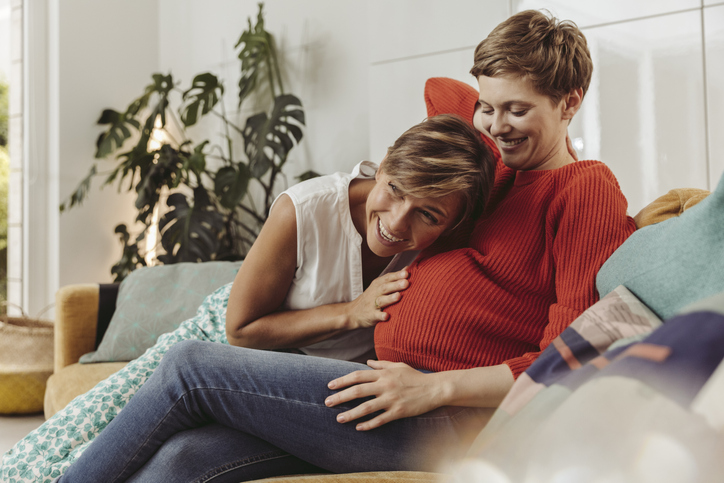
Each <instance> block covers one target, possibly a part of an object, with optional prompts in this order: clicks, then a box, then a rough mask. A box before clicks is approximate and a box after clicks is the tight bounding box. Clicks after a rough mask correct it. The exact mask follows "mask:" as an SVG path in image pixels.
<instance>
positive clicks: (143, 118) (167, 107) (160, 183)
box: [60, 4, 315, 281]
mask: <svg viewBox="0 0 724 483" xmlns="http://www.w3.org/2000/svg"><path fill="white" fill-rule="evenodd" d="M262 9H263V5H262V4H259V14H258V16H257V20H256V24H255V25H253V26H252V21H251V19H249V22H248V28H247V30H245V31H244V32H243V33H242V34H241V37H240V38H239V41H238V42H237V44H236V48H237V49H239V60H240V61H241V80H240V81H239V96H238V98H239V107H241V105H242V103H243V102H244V100H245V99H247V98H249V97H250V95H252V94H253V93H255V95H256V96H257V97H259V96H266V95H267V94H266V93H267V92H268V93H269V94H268V96H269V102H268V106H269V107H268V109H267V110H263V111H262V112H259V113H257V114H254V115H252V116H249V117H247V118H246V120H245V124H244V125H243V127H241V126H240V123H237V122H236V121H235V120H234V119H231V118H230V116H228V115H227V114H226V109H225V107H224V103H223V94H224V85H223V83H222V81H221V80H220V79H219V78H218V77H216V76H215V75H213V74H211V73H203V74H199V75H197V76H196V77H195V78H194V79H193V82H192V83H191V86H190V87H189V88H188V89H185V90H184V89H181V88H180V87H179V86H178V85H177V84H176V82H175V80H174V79H173V77H172V76H171V74H167V75H163V74H158V73H157V74H153V76H152V79H153V82H151V83H150V84H149V85H148V86H147V87H146V89H145V91H144V93H143V95H141V96H140V97H139V98H137V99H135V100H134V101H133V102H131V103H130V105H129V106H128V107H127V108H126V110H125V111H116V110H113V109H106V110H104V111H103V113H102V114H101V117H100V119H99V120H98V124H100V125H103V126H105V131H104V132H102V133H101V134H100V136H99V137H98V140H97V143H96V147H97V150H96V154H95V157H96V158H106V157H108V156H110V155H112V154H114V153H116V152H117V151H121V150H123V147H124V146H125V145H126V141H129V140H132V141H133V140H136V141H135V145H133V146H132V147H130V149H127V150H123V151H122V152H121V153H120V154H118V155H117V156H116V157H115V167H114V168H113V169H111V170H110V171H109V172H105V173H102V172H100V170H99V168H98V165H97V163H96V164H94V165H93V166H92V167H91V170H90V173H89V174H88V176H86V177H85V178H84V179H83V180H82V181H81V182H80V184H79V186H78V188H77V189H76V191H75V192H73V193H72V194H71V196H70V197H69V199H68V200H66V201H65V202H64V203H63V204H61V206H60V210H61V211H63V210H65V209H67V208H70V207H73V206H75V205H78V204H80V203H81V202H82V201H83V199H84V198H85V197H86V196H87V194H88V191H89V189H90V184H91V180H92V179H93V178H95V177H97V176H104V177H105V181H104V186H105V185H108V184H114V183H115V184H117V185H118V188H119V190H120V189H127V190H129V191H130V190H135V192H136V195H137V197H136V204H135V206H136V209H137V210H138V216H137V217H136V221H137V222H140V225H142V229H141V230H140V231H139V232H137V233H131V232H129V229H128V227H126V226H125V225H123V224H121V225H118V226H117V227H116V229H115V231H116V233H117V234H118V235H119V237H120V240H121V243H122V244H123V255H122V257H121V260H119V261H118V263H116V264H115V265H114V266H113V267H112V269H111V272H112V274H113V275H114V276H115V280H116V281H119V280H122V279H123V278H124V277H125V276H126V275H127V274H129V273H130V272H131V271H132V270H134V269H135V268H137V267H139V266H143V265H145V264H146V261H145V257H146V255H147V254H146V253H145V248H144V247H145V245H146V237H148V236H149V233H150V230H152V229H154V230H155V229H156V228H155V227H154V210H155V209H156V208H157V205H160V201H161V200H162V198H164V197H166V207H165V208H162V210H161V215H160V217H158V215H157V217H158V233H159V234H160V245H161V248H162V250H160V251H163V252H164V253H162V254H160V255H158V256H157V257H156V259H155V260H154V263H164V264H169V263H176V262H183V261H192V262H197V261H207V260H238V259H243V258H244V256H245V255H246V253H247V252H248V250H249V248H250V247H251V244H252V243H253V241H254V240H255V239H256V236H257V234H258V233H259V230H260V229H261V226H262V225H263V223H264V222H265V220H266V218H267V215H268V212H269V208H270V206H271V203H272V201H273V199H274V197H275V195H276V194H277V191H278V190H277V189H275V188H276V183H277V181H278V179H279V178H280V175H281V176H282V177H283V173H282V169H283V168H284V165H285V163H286V161H287V159H288V156H289V152H290V151H291V150H292V148H293V147H294V146H296V145H297V144H298V143H299V142H300V140H301V139H302V127H303V126H304V111H303V109H302V104H301V101H300V100H299V99H298V98H297V97H295V96H293V95H291V94H287V93H284V86H283V83H282V77H281V74H280V69H279V62H278V58H277V54H276V50H275V46H274V40H273V38H272V36H271V34H270V33H269V32H267V31H266V30H265V29H264V18H263V10H262ZM264 98H265V97H264ZM257 101H258V99H257ZM172 106H176V107H175V108H174V107H172ZM206 116H211V117H213V118H217V119H220V120H221V124H220V125H221V126H222V132H221V133H220V136H219V138H220V139H222V142H221V143H218V142H217V143H214V142H212V141H211V140H209V139H203V140H200V141H193V140H192V139H191V136H190V135H189V132H188V128H189V127H191V126H194V125H196V124H197V123H199V122H200V121H202V119H203V118H205V117H206ZM159 132H161V133H163V135H162V136H158V135H157V134H158V133H159ZM158 137H160V138H161V139H163V142H153V141H154V139H155V138H158ZM132 141H131V142H132ZM239 143H243V144H242V146H243V148H242V149H239V148H238V146H239ZM235 147H236V149H235ZM314 175H315V173H312V172H308V173H305V174H304V175H302V176H301V177H300V179H304V178H307V177H311V176H314ZM159 207H160V206H159ZM137 225H139V224H137Z"/></svg>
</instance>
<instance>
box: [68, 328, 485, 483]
mask: <svg viewBox="0 0 724 483" xmlns="http://www.w3.org/2000/svg"><path fill="white" fill-rule="evenodd" d="M356 370H371V369H370V368H369V367H367V366H365V365H363V364H357V363H354V362H347V361H338V360H332V359H323V358H318V357H312V356H304V355H297V354H286V353H280V352H271V351H258V350H252V349H243V348H238V347H232V346H227V345H223V344H215V343H210V342H200V341H183V342H180V343H178V344H176V345H175V346H173V347H172V348H171V349H170V350H169V351H168V353H167V354H166V355H165V356H164V358H163V360H162V361H161V364H160V365H159V366H158V368H157V369H156V371H155V372H154V374H153V375H152V376H151V377H150V378H149V379H148V381H147V382H146V383H145V384H144V385H143V386H142V387H141V389H140V390H139V391H138V392H137V393H136V395H134V396H133V398H132V399H131V400H130V401H129V402H128V404H127V405H126V407H125V408H124V409H123V410H122V411H121V412H120V413H119V414H118V415H117V416H116V417H115V418H114V419H113V421H112V422H111V423H110V424H109V425H108V426H107V427H106V428H105V429H104V430H103V431H102V432H101V433H100V434H99V435H98V437H97V438H96V439H95V440H94V441H93V443H92V444H91V445H90V446H89V447H88V449H87V450H86V451H85V452H84V453H83V454H82V455H81V457H80V458H79V459H78V460H77V461H76V462H75V463H73V464H72V465H71V466H70V468H68V470H67V472H66V473H65V474H64V475H63V476H62V477H61V478H60V479H59V481H60V482H67V483H74V482H98V481H107V482H116V481H127V480H128V481H134V482H158V481H168V482H171V481H179V482H190V481H214V482H224V481H234V482H239V481H247V480H253V479H258V478H264V477H270V476H277V475H284V474H297V473H309V472H325V471H328V472H334V473H347V472H359V471H388V470H424V471H433V470H435V469H436V468H437V467H438V464H439V463H440V462H441V461H444V460H447V459H448V458H451V457H455V456H459V455H460V454H461V453H462V452H464V450H466V449H467V445H468V443H469V442H470V435H471V434H474V433H476V432H477V431H479V429H480V428H481V427H482V424H483V423H482V421H483V420H484V419H485V415H487V412H486V410H483V409H475V408H462V407H443V408H438V409H436V410H434V411H431V412H429V413H426V414H423V415H420V416H417V417H413V418H405V419H400V420H396V421H393V422H391V423H388V424H386V425H384V426H382V427H380V428H377V429H374V430H371V431H365V432H359V431H356V430H355V422H351V423H347V424H340V423H338V422H337V421H336V416H337V414H339V413H341V412H343V411H345V410H348V409H350V408H351V407H354V406H356V405H358V404H359V403H360V402H361V400H357V401H351V402H350V403H347V404H345V405H343V406H340V407H335V408H328V407H326V406H325V404H324V400H325V399H326V398H327V397H328V396H329V395H330V394H332V392H333V391H331V390H329V389H328V388H327V383H328V382H329V381H331V380H332V379H335V378H337V377H340V376H343V375H345V374H348V373H350V372H353V371H356ZM370 417H371V416H370Z"/></svg>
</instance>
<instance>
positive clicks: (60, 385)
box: [44, 186, 724, 483]
mask: <svg viewBox="0 0 724 483" xmlns="http://www.w3.org/2000/svg"><path fill="white" fill-rule="evenodd" d="M720 188H721V189H724V188H723V187H722V186H720ZM708 194H709V193H708V192H706V191H703V190H694V189H679V190H672V191H671V192H669V193H667V194H666V195H664V196H662V197H661V198H659V199H657V200H655V201H654V202H652V203H651V204H650V205H648V206H647V207H646V208H644V209H643V210H642V211H641V212H640V213H639V214H637V215H636V216H635V217H634V219H635V220H636V222H637V227H639V228H642V227H644V226H648V225H655V224H658V223H661V222H664V221H667V220H669V219H670V218H675V217H677V216H679V215H682V213H684V212H685V211H686V210H688V209H689V208H691V207H693V206H695V205H697V203H699V202H700V201H702V200H704V199H706V198H707V195H708ZM627 243H628V242H627ZM625 245H626V244H625ZM617 253H618V252H617ZM614 255H616V254H614ZM612 258H614V257H612ZM626 263H629V262H625V264H626ZM191 265H192V264H191ZM172 267H173V266H167V267H153V268H151V269H144V270H146V271H147V272H146V273H147V274H150V273H153V274H155V275H156V276H157V277H158V278H157V279H155V280H151V282H150V283H151V285H155V286H158V285H164V283H165V284H167V285H169V284H172V285H175V282H173V279H174V277H173V276H171V277H170V276H169V272H164V270H166V271H169V270H182V272H179V273H176V274H175V275H176V277H180V278H184V277H186V278H188V275H189V274H188V273H185V272H183V270H194V269H195V267H193V266H190V267H189V266H185V267H180V268H172ZM226 268H229V267H226ZM226 268H225V269H226ZM230 268H231V269H232V270H231V272H232V273H233V271H235V270H236V269H237V268H238V267H230ZM614 274H615V270H614ZM172 275H173V274H172ZM227 275H228V274H227ZM215 277H216V276H215ZM191 278H193V277H191ZM218 278H219V277H216V278H214V281H216V282H217V283H220V280H218ZM613 278H615V277H613ZM164 280H165V281H166V282H164V283H161V281H164ZM633 282H634V285H635V281H633ZM140 290H141V292H139V293H142V294H143V296H146V295H148V294H147V292H148V291H149V290H148V288H147V287H142V288H141V289H140ZM177 290H178V289H177ZM199 290H200V291H201V292H203V291H204V290H207V289H199ZM140 296H141V295H136V294H134V293H133V292H130V293H129V292H126V293H125V298H126V299H128V300H130V301H134V300H136V299H137V297H140ZM120 298H121V297H119V287H118V285H113V284H111V285H99V284H79V285H70V286H65V287H62V288H61V289H60V290H59V291H58V293H57V295H56V325H55V367H54V373H53V375H52V376H51V377H50V379H49V380H48V383H47V390H46V394H45V408H44V409H45V416H46V418H49V417H50V416H52V415H53V414H55V413H56V412H57V411H59V410H60V409H62V408H63V407H65V406H66V405H67V404H68V403H69V402H70V401H71V400H72V399H73V398H74V397H75V396H77V395H79V394H82V393H84V392H86V391H88V390H89V389H91V388H92V387H93V386H94V385H95V384H96V383H97V382H99V381H101V380H103V379H105V378H107V377H108V376H110V375H111V374H113V373H115V372H116V371H118V370H119V369H121V368H122V367H124V366H125V364H126V362H123V361H118V362H96V363H80V362H79V360H81V358H85V359H86V361H92V360H93V354H94V353H98V352H99V349H100V347H101V345H102V343H103V341H104V335H105V332H106V331H107V329H108V326H109V322H110V321H111V319H112V318H113V316H114V314H116V315H117V312H116V302H117V300H120ZM163 299H164V297H163V296H159V295H158V294H153V297H151V300H157V301H158V303H161V301H162V300H163ZM119 303H123V301H120V302H119ZM134 305H138V304H134ZM141 305H144V310H147V308H146V307H145V304H141ZM597 305H598V304H597ZM171 329H172V328H169V329H168V330H171ZM159 330H161V331H162V330H166V329H164V328H160V329H159ZM94 351H95V352H94ZM88 353H91V357H89V356H88ZM524 376H525V377H521V379H523V380H524V381H526V382H525V383H524V382H522V381H519V382H518V383H516V386H514V390H515V391H512V392H516V394H517V396H516V398H517V399H516V398H513V399H514V402H513V403H510V402H509V403H508V406H509V407H510V406H511V404H512V405H513V406H515V405H516V404H518V405H520V403H519V401H520V398H519V397H518V396H519V394H520V393H521V392H522V393H527V394H529V395H530V394H531V391H530V387H531V384H530V381H529V380H528V379H529V378H527V375H526V374H524ZM526 384H528V385H526ZM518 386H520V387H522V389H518V388H517V387H518ZM533 386H536V384H533ZM537 387H540V384H538V385H537ZM523 399H526V398H525V397H524V398H523ZM516 401H517V402H516ZM512 412H515V411H512ZM512 412H511V413H512ZM496 414H497V413H496ZM498 419H500V418H498ZM496 424H497V423H496ZM476 444H477V447H478V448H480V447H484V446H485V445H484V444H483V443H480V442H477V443H476ZM447 478H452V477H450V476H448V475H443V474H435V473H423V472H378V473H360V474H347V475H313V476H293V477H283V478H277V479H275V481H281V482H286V481H290V482H291V481H295V482H302V481H305V480H306V481H325V482H330V483H333V482H337V483H340V482H350V483H352V482H354V483H356V482H383V481H384V482H394V481H400V482H410V481H416V482H432V481H444V480H446V479H447ZM463 480H464V478H463Z"/></svg>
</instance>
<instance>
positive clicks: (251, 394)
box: [181, 386, 333, 409]
mask: <svg viewBox="0 0 724 483" xmlns="http://www.w3.org/2000/svg"><path fill="white" fill-rule="evenodd" d="M209 390H211V391H223V392H231V393H241V394H245V395H248V396H254V397H260V398H264V399H275V400H279V401H286V402H291V403H295V404H303V405H305V406H313V407H321V408H328V407H327V406H326V405H325V404H320V403H314V402H307V401H300V400H298V399H288V398H286V397H279V396H270V395H267V394H259V393H256V392H250V391H244V390H241V389H229V388H226V387H209V386H206V387H195V388H193V389H189V390H188V391H186V392H185V393H184V394H183V396H181V398H184V397H186V396H187V395H188V394H189V393H192V392H196V391H209ZM328 409H333V408H328Z"/></svg>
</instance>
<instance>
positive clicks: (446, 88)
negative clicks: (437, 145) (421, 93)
mask: <svg viewBox="0 0 724 483" xmlns="http://www.w3.org/2000/svg"><path fill="white" fill-rule="evenodd" d="M478 98H479V94H478V91H476V90H475V89H474V88H473V87H471V86H469V85H468V84H466V83H464V82H460V81H458V80H455V79H450V78H447V77H431V78H430V79H428V80H427V82H425V106H426V107H427V115H428V117H432V116H437V115H439V114H457V115H458V116H460V117H462V118H463V119H465V120H466V121H468V122H469V123H470V124H472V123H473V115H474V114H475V108H476V106H477V105H478ZM480 137H481V138H482V139H483V141H485V144H486V145H487V146H488V147H489V148H490V150H491V151H492V152H493V155H494V156H495V158H496V160H498V161H500V152H499V151H498V147H497V146H496V145H495V142H494V141H493V140H492V139H490V138H489V137H488V136H486V135H484V134H480ZM498 164H500V163H498Z"/></svg>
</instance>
